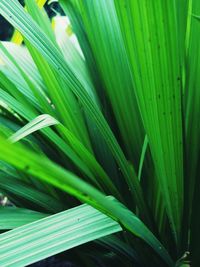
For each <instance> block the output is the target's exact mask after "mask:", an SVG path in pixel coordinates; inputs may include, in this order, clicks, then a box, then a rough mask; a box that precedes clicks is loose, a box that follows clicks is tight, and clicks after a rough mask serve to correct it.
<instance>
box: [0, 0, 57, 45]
mask: <svg viewBox="0 0 200 267" xmlns="http://www.w3.org/2000/svg"><path fill="white" fill-rule="evenodd" d="M8 1H9V0H8ZM19 2H20V3H21V4H22V5H24V0H19ZM45 10H46V11H47V13H48V15H49V17H50V18H51V17H53V16H55V14H56V12H59V13H62V12H61V9H60V7H59V4H58V3H52V4H50V5H48V4H45ZM13 31H14V29H13V27H12V26H11V25H10V24H9V23H8V22H7V21H6V20H5V19H4V18H3V17H2V16H1V15H0V40H1V41H8V40H10V38H11V37H12V34H13Z"/></svg>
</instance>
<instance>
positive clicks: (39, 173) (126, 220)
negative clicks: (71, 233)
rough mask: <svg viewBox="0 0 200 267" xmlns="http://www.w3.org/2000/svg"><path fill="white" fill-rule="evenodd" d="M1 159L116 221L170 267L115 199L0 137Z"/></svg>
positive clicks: (152, 239)
mask: <svg viewBox="0 0 200 267" xmlns="http://www.w3.org/2000/svg"><path fill="white" fill-rule="evenodd" d="M0 159H2V160H4V161H6V162H8V163H10V164H12V165H13V166H15V167H17V168H19V169H21V170H23V171H24V172H26V173H28V174H31V175H33V176H34V177H36V178H38V179H40V180H42V181H44V182H47V183H49V184H51V185H53V186H55V187H57V188H60V189H61V190H63V191H65V192H68V193H69V194H71V195H73V196H75V197H76V198H78V199H80V200H81V201H83V202H85V203H88V204H90V205H92V206H93V207H95V208H97V209H98V210H100V211H101V212H103V213H105V214H106V215H108V216H109V217H111V218H113V219H114V220H116V221H117V222H119V223H120V225H121V226H123V227H124V228H125V229H127V230H128V231H130V232H131V233H132V234H134V235H136V236H138V237H139V238H141V239H143V240H144V241H145V242H146V243H147V244H149V245H150V246H151V247H152V248H153V249H154V250H155V251H156V252H157V254H158V255H160V257H161V258H162V259H163V260H164V261H165V262H166V263H167V264H168V265H169V266H173V261H172V260H171V258H170V256H169V254H168V253H167V251H166V250H165V248H164V247H163V246H162V244H161V243H160V242H159V241H158V240H157V238H156V237H155V236H154V235H153V234H152V232H151V231H150V230H149V229H148V228H147V227H146V226H145V225H144V223H143V222H142V221H141V220H140V219H139V218H137V217H136V216H135V215H134V214H133V213H132V212H131V211H130V210H128V209H127V208H126V207H125V206H124V205H122V204H121V203H120V202H118V201H117V200H115V199H113V198H106V196H105V195H104V194H103V193H101V192H100V191H99V190H97V189H95V188H94V187H93V186H91V185H89V184H88V183H86V182H84V181H83V180H81V179H80V178H78V177H77V176H76V175H74V174H72V173H71V172H69V171H67V170H65V169H63V168H61V167H59V166H58V165H56V164H55V163H53V162H51V161H50V160H49V159H47V158H46V157H44V156H43V155H37V154H35V153H33V152H31V151H30V150H28V149H27V148H26V149H25V148H23V147H22V145H20V146H19V145H17V144H9V143H8V142H5V140H3V139H2V137H0Z"/></svg>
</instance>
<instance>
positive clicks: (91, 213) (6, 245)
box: [0, 204, 122, 267]
mask: <svg viewBox="0 0 200 267" xmlns="http://www.w3.org/2000/svg"><path fill="white" fill-rule="evenodd" d="M121 230H122V228H121V227H120V225H119V224H118V223H117V222H115V221H113V220H112V219H111V218H109V217H107V216H106V215H104V214H102V213H101V212H99V211H97V210H96V209H94V208H92V207H90V206H88V205H86V204H84V205H81V206H78V207H75V208H72V209H70V210H67V211H64V212H61V213H57V214H56V215H53V216H49V217H47V218H44V219H42V220H38V221H36V222H33V223H30V224H26V225H24V226H21V227H18V228H17V229H14V230H11V231H8V232H7V233H4V234H1V235H0V250H1V253H0V263H1V265H2V266H4V267H6V266H9V267H12V266H13V267H18V266H19V267H20V266H26V265H29V264H31V263H34V262H37V261H39V260H42V259H45V258H47V257H50V256H52V255H54V254H58V253H60V252H62V251H65V250H68V249H71V248H73V247H76V246H79V245H81V244H85V243H86V242H89V241H93V240H95V239H97V238H101V237H103V236H106V235H109V234H113V233H116V232H119V231H121ZM27 244H28V245H27Z"/></svg>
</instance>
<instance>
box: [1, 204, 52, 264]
mask: <svg viewBox="0 0 200 267" xmlns="http://www.w3.org/2000/svg"><path fill="white" fill-rule="evenodd" d="M46 216H48V214H44V213H40V212H36V211H32V210H27V209H21V208H17V207H0V230H9V229H13V228H16V227H19V226H22V225H24V224H28V223H31V222H34V221H37V220H40V219H42V218H45V217H46ZM0 263H1V261H0Z"/></svg>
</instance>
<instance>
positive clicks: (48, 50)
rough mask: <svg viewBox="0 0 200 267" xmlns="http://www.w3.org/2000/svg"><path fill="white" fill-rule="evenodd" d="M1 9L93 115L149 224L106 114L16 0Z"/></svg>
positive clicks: (135, 181)
mask: <svg viewBox="0 0 200 267" xmlns="http://www.w3.org/2000/svg"><path fill="white" fill-rule="evenodd" d="M0 13H1V14H2V15H3V16H4V17H5V18H6V19H7V20H8V21H9V22H11V23H12V25H13V26H14V27H16V28H17V29H18V30H19V31H20V32H21V33H22V34H23V36H24V37H25V38H26V39H27V40H29V42H31V44H32V45H33V46H34V47H35V48H36V49H37V50H38V51H40V53H41V54H42V55H43V56H44V58H46V59H47V60H48V62H49V63H50V64H51V65H52V66H53V67H54V68H55V69H56V70H57V73H58V74H60V75H61V76H62V78H63V79H64V80H65V82H66V85H67V86H68V87H69V88H70V89H71V90H72V92H73V93H74V94H75V95H76V96H77V97H78V99H79V100H80V102H81V103H82V105H83V106H84V107H85V109H86V110H87V112H88V114H89V115H90V116H91V118H93V120H94V122H95V123H96V126H97V127H98V129H99V131H100V132H101V134H102V136H103V137H104V139H105V141H106V143H107V145H108V147H109V148H110V150H111V152H112V153H113V156H114V158H115V160H116V162H117V164H118V165H119V168H120V169H121V172H122V174H123V176H124V178H125V180H126V182H127V184H128V187H129V188H130V192H131V194H132V196H133V198H134V200H135V202H136V204H137V206H138V207H139V210H140V212H141V214H143V217H144V218H145V220H146V221H147V222H148V223H149V224H151V222H150V219H149V214H148V209H147V206H146V204H145V202H144V197H143V194H142V190H141V187H140V184H139V181H138V179H137V176H136V173H135V171H133V170H131V169H130V167H129V165H128V162H127V160H126V158H125V156H124V153H123V151H122V149H121V148H120V146H119V144H118V143H117V140H116V138H115V136H114V135H113V133H112V131H111V129H110V127H109V126H108V124H107V122H106V120H105V118H104V117H103V115H102V113H101V111H100V110H99V108H98V106H97V104H96V103H95V102H94V101H93V100H92V99H91V97H90V95H89V94H88V93H87V90H85V89H84V87H83V84H82V83H81V81H79V80H78V79H77V78H76V76H75V75H74V73H73V71H72V70H71V69H70V67H69V66H68V65H67V64H66V62H65V61H64V60H63V56H62V54H61V52H60V51H59V49H58V48H57V47H56V46H55V45H54V44H53V43H52V42H51V40H50V39H49V38H48V37H47V36H46V35H45V34H44V32H43V31H42V30H41V28H40V27H38V25H37V24H36V23H35V22H34V21H33V20H32V19H31V17H30V16H29V15H28V14H27V13H26V12H24V10H23V8H22V7H21V6H20V5H19V3H18V2H17V1H15V0H11V1H9V2H7V1H6V0H1V1H0Z"/></svg>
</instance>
